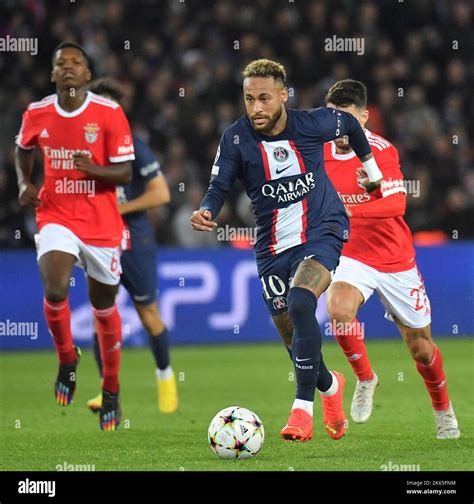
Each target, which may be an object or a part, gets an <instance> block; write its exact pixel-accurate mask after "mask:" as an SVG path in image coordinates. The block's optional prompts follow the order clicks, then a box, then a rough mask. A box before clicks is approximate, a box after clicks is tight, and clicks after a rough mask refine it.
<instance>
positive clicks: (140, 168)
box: [133, 137, 163, 182]
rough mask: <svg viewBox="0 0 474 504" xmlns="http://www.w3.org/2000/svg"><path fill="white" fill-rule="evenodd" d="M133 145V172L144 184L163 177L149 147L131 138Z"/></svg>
mask: <svg viewBox="0 0 474 504" xmlns="http://www.w3.org/2000/svg"><path fill="white" fill-rule="evenodd" d="M133 145H134V148H135V161H134V162H133V169H134V172H135V173H136V175H137V176H138V177H140V178H141V179H142V180H144V181H145V182H149V181H150V180H151V179H154V178H155V177H159V176H160V175H163V174H162V172H161V166H160V163H159V162H158V160H157V159H156V157H155V155H154V154H153V152H152V150H151V149H150V147H149V146H148V145H147V144H146V143H145V142H143V141H142V140H140V139H139V138H136V137H133Z"/></svg>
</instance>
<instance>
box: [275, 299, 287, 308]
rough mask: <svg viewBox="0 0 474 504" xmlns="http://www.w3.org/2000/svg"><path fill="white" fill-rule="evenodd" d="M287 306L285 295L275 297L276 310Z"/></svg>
mask: <svg viewBox="0 0 474 504" xmlns="http://www.w3.org/2000/svg"><path fill="white" fill-rule="evenodd" d="M283 308H286V298H285V297H283V296H277V297H276V298H274V299H273V309H274V310H282V309H283Z"/></svg>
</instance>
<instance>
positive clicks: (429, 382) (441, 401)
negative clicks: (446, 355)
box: [415, 346, 449, 411]
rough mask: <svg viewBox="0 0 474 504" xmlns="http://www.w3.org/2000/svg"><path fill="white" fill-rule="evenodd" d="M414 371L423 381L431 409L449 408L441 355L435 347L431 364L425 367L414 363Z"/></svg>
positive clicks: (441, 409)
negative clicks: (429, 398)
mask: <svg viewBox="0 0 474 504" xmlns="http://www.w3.org/2000/svg"><path fill="white" fill-rule="evenodd" d="M415 363H416V369H418V372H419V373H420V374H421V376H422V377H423V380H424V381H425V385H426V389H427V390H428V393H429V394H430V396H431V403H432V404H433V409H435V410H436V411H444V410H446V409H448V408H449V397H448V388H447V386H446V376H445V374H444V371H443V355H442V353H441V350H440V349H439V348H438V347H437V346H435V351H434V355H433V359H432V360H431V363H430V364H428V365H427V366H426V365H424V364H420V363H419V362H416V361H415Z"/></svg>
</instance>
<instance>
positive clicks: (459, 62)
mask: <svg viewBox="0 0 474 504" xmlns="http://www.w3.org/2000/svg"><path fill="white" fill-rule="evenodd" d="M472 11H473V4H472V3H470V2H468V1H464V0H452V1H449V2H447V1H445V0H416V1H413V2H393V1H391V0H390V1H389V0H377V1H375V0H367V1H365V0H364V1H358V0H340V1H324V0H313V1H312V0H297V1H294V2H293V1H291V0H290V1H286V0H278V1H274V0H252V1H231V0H214V1H210V0H199V1H198V0H186V1H180V0H169V1H167V0H166V1H165V0H161V1H152V0H148V1H147V0H139V1H135V0H122V1H115V0H111V1H101V2H93V1H89V0H88V1H86V0H84V1H81V2H55V1H53V0H18V1H13V0H6V1H4V2H2V3H1V5H0V37H6V36H7V35H8V36H10V37H38V49H39V52H38V54H37V55H35V56H33V55H30V54H28V53H26V52H22V53H20V52H10V53H9V52H3V53H0V72H1V75H2V80H1V83H0V110H1V120H0V247H4V248H13V247H24V246H31V245H32V243H33V240H32V236H33V234H34V232H35V223H34V218H33V213H32V211H27V212H25V211H24V210H23V209H21V208H20V207H19V205H18V202H17V193H18V190H17V186H16V176H15V170H14V137H15V135H16V134H17V132H18V129H19V126H20V123H21V113H22V112H23V111H24V109H25V108H26V106H27V105H28V103H30V102H31V101H34V100H37V99H40V98H42V97H43V96H45V95H47V94H51V93H54V87H53V85H52V83H51V82H50V71H51V54H52V51H53V49H54V47H55V46H56V45H57V44H58V43H60V42H62V41H74V42H77V43H79V44H81V45H82V46H83V47H84V49H85V50H86V51H87V52H88V54H89V55H90V57H91V59H92V61H93V63H94V65H93V72H94V77H102V76H112V77H115V78H117V79H118V80H119V81H120V82H121V83H122V84H123V86H124V89H125V93H126V96H125V99H124V103H123V105H124V108H125V110H126V112H127V114H128V116H129V118H130V120H131V123H132V125H133V129H134V131H135V132H136V133H137V134H139V135H140V136H141V137H142V138H143V139H144V140H146V141H148V142H149V143H150V145H151V146H152V148H153V150H154V152H155V153H156V155H157V157H158V159H159V160H160V162H161V164H162V167H163V171H164V173H165V175H166V178H167V180H168V182H169V184H170V187H171V190H172V200H171V203H170V204H169V205H167V206H166V207H163V208H160V209H157V210H155V211H152V212H151V216H152V219H153V223H154V226H155V230H156V238H157V241H158V243H161V244H167V245H180V246H185V247H197V246H204V245H220V243H218V242H217V239H216V234H215V233H214V234H212V235H211V234H208V233H192V232H191V231H190V226H189V216H190V214H191V211H192V210H193V209H195V208H197V207H198V205H199V202H200V200H201V197H202V195H203V194H204V192H205V189H206V187H207V183H208V180H209V175H210V168H211V166H212V162H213V160H214V157H215V153H216V148H217V144H218V141H219V137H220V135H221V133H222V132H223V131H224V129H225V128H226V127H227V126H229V125H230V124H232V122H233V121H234V120H235V119H236V118H237V117H238V116H240V115H241V114H243V112H244V108H243V100H242V90H241V71H242V69H243V67H244V66H245V65H246V64H247V63H248V62H249V61H250V60H252V59H256V58H259V57H266V58H271V59H276V60H278V61H280V62H282V63H283V64H284V65H285V66H286V68H287V73H288V86H289V88H290V96H291V98H290V102H289V104H288V105H289V106H290V107H296V108H312V107H317V106H320V105H323V104H324V95H325V93H326V91H327V90H328V88H329V87H330V86H331V85H332V84H333V83H334V82H335V81H336V80H339V79H344V78H354V79H358V80H362V81H364V82H365V83H366V84H367V87H368V92H369V110H370V120H369V123H368V129H370V130H372V131H374V132H376V133H378V134H381V135H382V136H385V137H386V138H387V139H389V140H390V141H391V142H392V143H394V144H395V146H396V147H397V148H398V150H399V153H400V158H401V164H402V169H403V172H404V174H405V177H406V179H407V180H408V181H409V182H410V184H411V185H408V189H409V196H408V207H407V213H406V219H407V222H408V224H409V225H410V227H411V228H412V230H413V231H414V232H422V231H434V230H438V231H441V232H442V233H443V236H445V237H446V238H447V239H451V238H460V239H463V238H472V237H474V227H473V226H472V224H471V223H472V215H473V206H474V171H473V170H472V166H471V161H472V160H471V156H472V150H470V148H469V137H471V138H472V131H469V125H468V120H469V117H472V116H473V114H472V109H471V110H469V105H470V103H469V96H468V93H469V89H470V87H472V84H471V85H470V84H469V83H470V82H471V83H472V76H473V75H472V74H473V67H472V62H470V58H469V50H468V47H472V29H471V26H472V24H471V23H472ZM333 36H336V37H340V38H352V37H357V38H362V40H363V43H364V51H363V52H364V54H358V53H357V52H356V51H345V52H338V51H334V50H333V51H330V50H327V49H328V47H327V43H326V40H327V39H328V38H332V37H333ZM38 167H40V156H38ZM37 171H38V177H40V174H41V169H38V170H37ZM242 191H243V189H242V187H241V186H240V185H237V186H236V188H235V189H234V190H233V192H232V195H231V198H230V200H229V203H227V204H226V206H225V207H224V209H223V212H222V213H221V215H220V217H219V223H220V225H226V224H228V225H231V226H237V227H243V226H253V217H252V214H251V210H250V208H249V202H248V199H247V197H246V196H245V194H244V193H243V192H242ZM470 224H471V225H470Z"/></svg>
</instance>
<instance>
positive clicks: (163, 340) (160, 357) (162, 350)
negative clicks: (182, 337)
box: [148, 328, 170, 370]
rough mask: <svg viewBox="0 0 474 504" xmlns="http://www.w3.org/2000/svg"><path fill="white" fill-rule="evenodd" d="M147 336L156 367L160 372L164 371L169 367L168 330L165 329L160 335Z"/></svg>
mask: <svg viewBox="0 0 474 504" xmlns="http://www.w3.org/2000/svg"><path fill="white" fill-rule="evenodd" d="M148 336H149V341H150V348H151V351H152V352H153V357H154V358H155V362H156V367H157V368H158V369H161V370H163V369H166V368H167V367H168V366H169V365H170V338H169V334H168V329H166V328H165V330H164V331H163V332H162V333H160V334H157V335H156V336H152V335H148Z"/></svg>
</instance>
